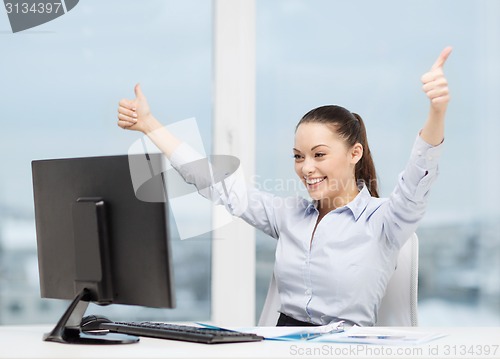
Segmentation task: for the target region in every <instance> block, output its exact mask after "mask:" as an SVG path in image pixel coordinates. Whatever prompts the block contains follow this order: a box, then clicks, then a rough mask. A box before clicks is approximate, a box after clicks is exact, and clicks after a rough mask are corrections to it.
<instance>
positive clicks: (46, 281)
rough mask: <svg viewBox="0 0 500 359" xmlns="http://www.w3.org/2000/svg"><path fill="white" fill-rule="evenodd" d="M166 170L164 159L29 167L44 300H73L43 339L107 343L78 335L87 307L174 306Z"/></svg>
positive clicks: (40, 163) (90, 160)
mask: <svg viewBox="0 0 500 359" xmlns="http://www.w3.org/2000/svg"><path fill="white" fill-rule="evenodd" d="M164 168H165V167H164V159H163V156H162V155H161V154H146V155H129V156H127V155H121V156H105V157H85V158H67V159H51V160H36V161H32V174H33V194H34V203H35V220H36V236H37V248H38V263H39V271H40V291H41V296H42V297H43V298H56V299H71V300H73V302H72V303H71V304H70V306H69V308H68V310H67V311H66V313H65V314H64V315H63V316H62V317H61V319H60V321H59V323H58V324H57V326H56V328H54V330H53V331H52V333H49V334H48V335H46V338H45V340H49V341H58V342H78V343H81V342H91V343H93V342H96V341H99V340H98V339H105V336H99V338H98V337H97V336H92V335H86V334H83V333H81V330H80V321H81V319H82V317H83V315H84V313H85V310H86V309H87V306H88V304H89V302H94V303H97V304H112V303H117V304H129V305H140V306H148V307H158V308H173V307H174V306H175V301H174V287H173V271H172V261H171V250H170V243H169V230H168V227H167V220H168V218H167V203H166V186H165V178H164ZM139 198H140V199H139ZM115 336H116V335H115ZM108 339H109V340H108V342H110V343H113V342H116V340H115V339H116V338H109V337H108ZM118 342H120V340H118Z"/></svg>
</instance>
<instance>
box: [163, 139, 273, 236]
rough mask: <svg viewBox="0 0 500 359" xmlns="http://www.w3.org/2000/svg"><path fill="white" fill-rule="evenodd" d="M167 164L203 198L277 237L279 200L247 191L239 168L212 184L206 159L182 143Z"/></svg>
mask: <svg viewBox="0 0 500 359" xmlns="http://www.w3.org/2000/svg"><path fill="white" fill-rule="evenodd" d="M170 163H171V164H172V167H174V168H175V169H176V170H177V172H178V173H179V174H180V175H181V176H182V177H183V179H184V181H186V183H189V184H193V185H194V186H195V187H196V189H197V190H198V193H200V194H201V195H202V196H203V197H205V198H207V199H209V200H211V201H213V202H214V203H215V204H218V205H223V206H224V207H225V208H226V210H227V211H228V212H229V213H230V214H232V215H233V216H237V217H241V218H242V219H243V220H245V221H246V222H248V223H249V224H251V225H252V226H254V227H256V228H257V229H260V230H262V231H263V232H264V233H266V234H268V235H270V236H272V237H274V238H278V237H279V230H278V223H277V222H278V221H277V218H276V211H275V206H276V203H281V201H279V200H278V198H276V197H275V196H274V195H272V194H270V193H265V192H262V191H259V190H257V189H255V188H249V187H248V186H247V183H246V181H245V176H244V174H243V170H242V169H241V166H240V167H239V168H238V169H235V171H234V172H232V173H228V174H227V175H226V176H225V177H224V178H223V179H221V180H218V182H217V183H214V182H215V181H214V176H213V173H212V166H211V163H210V162H209V160H208V159H207V158H205V157H204V156H202V155H200V154H199V153H197V152H196V151H194V150H193V149H192V148H191V147H190V146H189V145H187V144H186V143H182V144H180V145H179V147H177V149H176V150H175V151H174V152H173V153H172V156H171V157H170Z"/></svg>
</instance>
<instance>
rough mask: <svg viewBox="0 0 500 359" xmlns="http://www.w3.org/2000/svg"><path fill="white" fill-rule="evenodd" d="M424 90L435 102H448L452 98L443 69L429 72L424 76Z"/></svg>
mask: <svg viewBox="0 0 500 359" xmlns="http://www.w3.org/2000/svg"><path fill="white" fill-rule="evenodd" d="M422 82H423V86H422V90H423V91H424V92H425V94H426V95H427V97H428V98H429V99H430V100H431V102H432V103H433V104H440V103H446V102H448V101H449V99H450V94H449V89H448V81H447V80H446V77H444V73H443V71H442V70H441V69H437V70H434V71H431V72H428V73H426V74H424V75H423V76H422Z"/></svg>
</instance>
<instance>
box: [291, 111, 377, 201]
mask: <svg viewBox="0 0 500 359" xmlns="http://www.w3.org/2000/svg"><path fill="white" fill-rule="evenodd" d="M308 122H316V123H323V124H326V125H330V126H331V128H332V130H333V131H334V132H336V133H337V134H338V135H339V136H340V137H341V138H343V139H344V140H345V141H346V143H347V144H348V145H349V146H351V147H352V146H354V145H355V144H356V143H360V144H361V145H362V146H363V156H362V157H361V159H360V160H359V161H358V163H356V167H355V169H354V175H355V178H356V183H358V184H359V183H360V182H362V183H364V184H365V186H366V187H367V188H368V190H369V191H370V194H371V195H372V196H373V197H379V194H378V183H377V173H376V171H375V165H374V163H373V158H372V154H371V152H370V147H368V139H367V137H366V128H365V124H364V123H363V120H362V119H361V116H359V115H358V114H356V113H351V112H350V111H349V110H347V109H345V108H343V107H341V106H336V105H327V106H321V107H318V108H315V109H313V110H311V111H309V112H308V113H306V114H305V115H304V117H302V119H301V120H300V121H299V123H298V124H297V127H296V129H297V128H298V127H299V126H300V125H301V124H302V123H308Z"/></svg>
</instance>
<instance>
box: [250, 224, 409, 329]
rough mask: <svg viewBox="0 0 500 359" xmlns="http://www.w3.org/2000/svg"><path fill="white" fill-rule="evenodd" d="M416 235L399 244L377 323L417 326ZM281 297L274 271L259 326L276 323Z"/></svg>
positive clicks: (274, 324) (379, 324) (380, 324)
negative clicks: (397, 254) (394, 268)
mask: <svg viewBox="0 0 500 359" xmlns="http://www.w3.org/2000/svg"><path fill="white" fill-rule="evenodd" d="M417 298H418V237H417V235H416V234H415V233H414V234H412V236H411V237H410V238H409V239H408V241H407V242H406V243H405V244H404V245H403V247H401V250H400V252H399V256H398V261H397V267H396V270H395V271H394V274H393V275H392V277H391V279H390V281H389V283H388V284H387V289H386V292H385V295H384V297H383V298H382V302H381V304H380V308H379V311H378V315H377V323H376V324H375V325H377V326H400V327H409V326H417V325H418V312H417ZM279 309H280V298H279V294H278V288H277V286H276V280H275V278H274V274H273V276H272V278H271V282H270V283H269V289H268V291H267V297H266V301H265V302H264V307H263V309H262V312H261V314H260V319H259V324H258V325H259V326H276V323H277V321H278V317H279V312H278V311H279Z"/></svg>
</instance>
